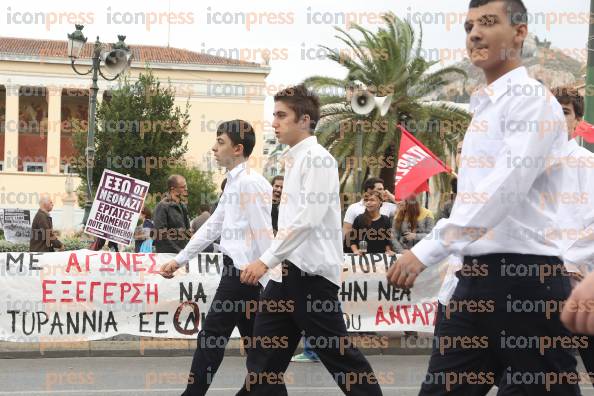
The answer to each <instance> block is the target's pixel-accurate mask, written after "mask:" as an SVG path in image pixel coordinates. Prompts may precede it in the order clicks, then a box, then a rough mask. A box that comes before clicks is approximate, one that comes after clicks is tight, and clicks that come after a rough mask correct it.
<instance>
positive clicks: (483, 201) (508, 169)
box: [411, 67, 568, 266]
mask: <svg viewBox="0 0 594 396" xmlns="http://www.w3.org/2000/svg"><path fill="white" fill-rule="evenodd" d="M470 107H471V111H472V112H473V118H472V121H471V124H470V126H469V128H468V130H467V132H466V135H465V137H464V144H463V146H462V154H461V155H462V158H463V159H469V160H468V161H462V164H461V167H460V172H459V174H458V194H457V196H456V201H455V202H454V206H453V208H452V213H451V215H450V217H449V218H447V219H442V220H440V221H439V222H438V223H437V224H436V225H435V227H434V229H433V231H432V232H431V233H430V234H429V235H428V236H427V237H426V238H425V239H423V240H422V241H420V242H419V243H418V244H417V245H415V246H414V247H413V248H412V249H411V250H412V252H413V253H414V254H415V256H416V257H417V258H418V259H419V260H420V261H421V262H422V263H423V264H425V265H427V266H430V265H435V264H437V263H440V262H441V261H442V260H444V259H445V258H446V257H447V256H448V255H449V254H458V255H469V256H477V255H485V254H491V253H519V254H535V255H544V256H558V257H560V256H561V250H562V249H561V246H560V244H558V243H555V241H551V240H549V239H547V238H546V235H545V231H546V230H547V229H550V228H552V227H554V225H555V222H556V220H557V217H556V211H557V204H556V202H553V201H552V200H547V199H543V197H545V194H553V195H556V194H557V193H558V191H556V190H555V183H554V182H553V180H552V179H553V175H551V174H550V173H549V172H546V171H545V169H546V161H547V159H549V158H551V157H553V158H555V157H558V156H559V153H558V152H559V150H560V149H561V148H562V146H563V145H564V144H565V143H566V142H567V140H568V137H567V127H566V124H565V118H564V116H563V111H562V109H561V106H560V105H559V103H558V102H557V100H556V99H555V97H554V96H552V95H551V93H550V92H549V91H548V90H547V89H546V88H545V87H544V86H543V85H542V84H541V83H539V82H538V81H536V80H534V79H532V78H530V77H529V76H528V73H527V71H526V69H525V68H524V67H518V68H516V69H514V70H512V71H510V72H508V73H506V74H505V75H503V76H502V77H500V78H499V79H497V80H496V81H494V82H493V83H492V84H490V85H489V86H488V87H486V88H485V89H483V90H481V91H480V92H477V93H475V94H473V96H472V98H471V101H470ZM471 160H472V161H471ZM485 163H486V164H487V165H485ZM471 164H474V166H469V165H471ZM477 164H480V165H479V166H477ZM481 166H482V167H481Z"/></svg>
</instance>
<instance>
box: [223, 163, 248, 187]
mask: <svg viewBox="0 0 594 396" xmlns="http://www.w3.org/2000/svg"><path fill="white" fill-rule="evenodd" d="M245 168H246V162H242V163H241V164H238V165H235V168H233V169H231V170H230V171H229V172H227V182H230V181H231V180H234V179H235V178H237V176H239V174H240V173H241V172H243V171H244V170H245Z"/></svg>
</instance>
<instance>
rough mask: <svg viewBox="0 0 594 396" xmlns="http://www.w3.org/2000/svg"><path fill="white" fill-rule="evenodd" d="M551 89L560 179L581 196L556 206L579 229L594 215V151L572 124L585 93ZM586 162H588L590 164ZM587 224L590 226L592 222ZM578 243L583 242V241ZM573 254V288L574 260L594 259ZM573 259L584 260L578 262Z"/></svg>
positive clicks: (588, 358)
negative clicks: (560, 146) (563, 132)
mask: <svg viewBox="0 0 594 396" xmlns="http://www.w3.org/2000/svg"><path fill="white" fill-rule="evenodd" d="M551 92H552V93H553V95H554V96H555V98H556V99H557V101H558V102H559V104H560V105H561V108H562V109H563V115H564V116H565V122H566V124H567V133H568V138H569V141H568V143H567V145H566V146H565V147H564V150H565V151H564V152H563V157H567V161H566V164H561V166H564V165H565V167H566V169H560V170H561V171H562V172H563V177H562V178H561V179H562V180H563V183H570V184H569V185H577V186H578V188H579V190H578V191H577V193H578V194H579V196H580V197H581V199H580V202H579V203H576V202H573V201H572V202H571V203H570V204H565V202H563V201H562V202H561V203H560V204H559V209H560V210H561V211H562V212H561V214H560V219H561V221H560V222H563V221H567V224H565V225H562V228H565V229H572V228H577V229H578V230H579V228H582V227H580V225H582V226H583V228H587V227H588V225H589V223H591V222H592V219H593V217H594V216H593V214H594V212H593V211H592V207H593V205H592V204H593V203H594V188H592V185H593V184H594V177H592V175H594V170H592V165H591V164H594V154H592V153H591V152H590V151H588V150H587V149H585V148H583V147H580V146H579V145H578V143H577V141H576V140H575V139H574V131H575V128H576V127H577V125H578V123H579V122H580V121H581V120H582V117H583V116H584V97H583V96H581V95H580V94H579V92H578V90H577V89H575V88H568V87H557V88H553V89H552V90H551ZM572 163H574V164H578V166H577V167H576V166H572V165H571V164H572ZM579 164H582V166H579ZM587 164H590V166H588V165H587ZM570 188H571V187H566V186H565V185H564V186H562V187H561V191H563V192H564V193H565V192H569V191H571V190H570ZM588 212H589V213H588ZM590 227H591V228H592V225H591V224H590ZM567 239H568V240H567V241H564V242H565V243H566V245H565V251H570V252H571V246H572V245H573V244H574V241H572V240H569V238H567ZM579 243H580V241H577V243H576V246H577V245H579ZM581 243H582V244H583V241H582V242H581ZM590 244H591V248H590V250H591V251H594V241H592V242H590ZM573 256H575V254H571V253H570V254H569V255H567V254H566V253H565V254H564V264H565V268H566V269H567V271H568V272H569V275H570V276H571V278H572V280H571V285H572V287H573V288H576V287H577V286H578V285H579V284H581V283H582V281H583V279H584V275H585V274H586V271H584V270H582V269H580V268H579V267H578V265H577V264H586V265H589V266H590V267H591V266H592V264H594V262H593V260H592V259H590V260H589V262H588V260H583V259H582V258H583V254H579V255H578V257H580V258H581V259H582V260H575V257H573ZM593 256H594V255H593ZM572 258H573V260H572ZM572 261H583V262H582V263H579V262H572ZM570 298H571V297H570ZM584 333H585V332H584ZM584 333H582V334H584ZM579 335H581V334H579ZM587 344H588V345H587V347H585V348H579V349H578V351H579V353H580V356H581V358H582V361H583V363H584V367H585V368H586V370H587V372H588V373H589V376H590V382H591V383H592V385H593V386H594V337H588V342H587Z"/></svg>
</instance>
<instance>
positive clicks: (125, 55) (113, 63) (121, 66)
mask: <svg viewBox="0 0 594 396" xmlns="http://www.w3.org/2000/svg"><path fill="white" fill-rule="evenodd" d="M101 59H102V60H103V64H104V65H105V68H106V69H107V71H109V72H110V73H111V74H119V73H121V72H123V71H124V70H126V68H128V66H130V61H131V55H130V52H129V51H126V50H123V49H115V50H112V51H106V52H104V53H103V54H101Z"/></svg>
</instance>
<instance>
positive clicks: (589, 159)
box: [550, 139, 594, 271]
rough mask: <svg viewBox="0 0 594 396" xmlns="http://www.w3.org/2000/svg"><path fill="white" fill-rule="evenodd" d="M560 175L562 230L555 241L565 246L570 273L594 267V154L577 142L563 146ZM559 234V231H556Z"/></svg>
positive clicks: (554, 234) (554, 236)
mask: <svg viewBox="0 0 594 396" xmlns="http://www.w3.org/2000/svg"><path fill="white" fill-rule="evenodd" d="M551 168H552V169H551V172H557V173H558V178H557V179H556V181H557V182H558V183H559V186H560V187H558V188H557V190H558V191H559V192H560V196H559V197H558V199H557V202H558V204H559V214H558V216H559V220H558V224H559V227H558V229H557V230H551V234H550V237H551V239H555V240H559V241H560V242H561V244H562V249H563V259H564V261H565V265H566V267H567V268H568V270H569V271H575V270H577V268H576V266H575V265H577V264H588V265H590V266H592V265H593V264H594V154H593V153H592V152H590V151H589V150H587V149H585V148H583V147H580V146H579V145H578V144H577V142H576V141H575V139H572V140H570V141H569V142H567V144H566V145H565V146H564V147H563V150H562V156H561V158H560V159H559V161H558V163H556V164H555V165H554V166H552V167H551ZM555 231H557V232H555Z"/></svg>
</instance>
